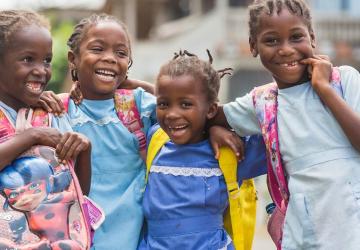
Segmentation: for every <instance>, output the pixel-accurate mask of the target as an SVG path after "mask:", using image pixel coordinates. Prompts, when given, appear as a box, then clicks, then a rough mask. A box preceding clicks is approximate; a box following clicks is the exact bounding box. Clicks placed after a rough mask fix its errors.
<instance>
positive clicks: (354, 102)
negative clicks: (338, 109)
mask: <svg viewBox="0 0 360 250" xmlns="http://www.w3.org/2000/svg"><path fill="white" fill-rule="evenodd" d="M339 70H340V77H341V85H342V89H343V94H344V99H345V101H346V103H347V104H348V105H349V106H350V107H352V108H353V109H354V110H355V111H356V112H358V113H360V74H359V72H358V71H357V70H356V69H354V68H353V67H350V66H341V67H339Z"/></svg>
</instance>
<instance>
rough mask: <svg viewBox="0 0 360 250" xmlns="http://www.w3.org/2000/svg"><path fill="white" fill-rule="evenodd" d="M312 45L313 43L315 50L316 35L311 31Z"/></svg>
mask: <svg viewBox="0 0 360 250" xmlns="http://www.w3.org/2000/svg"><path fill="white" fill-rule="evenodd" d="M310 43H311V47H312V48H313V49H315V47H316V43H315V34H314V31H310Z"/></svg>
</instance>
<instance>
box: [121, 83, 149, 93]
mask: <svg viewBox="0 0 360 250" xmlns="http://www.w3.org/2000/svg"><path fill="white" fill-rule="evenodd" d="M138 87H141V88H143V89H144V90H145V91H146V92H149V93H150V94H154V93H155V86H154V84H151V83H149V82H145V81H140V80H136V79H126V80H125V81H124V82H123V83H121V84H120V86H119V88H121V89H135V88H138Z"/></svg>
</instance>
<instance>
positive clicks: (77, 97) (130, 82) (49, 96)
mask: <svg viewBox="0 0 360 250" xmlns="http://www.w3.org/2000/svg"><path fill="white" fill-rule="evenodd" d="M120 87H121V88H122V89H136V88H138V87H141V88H143V89H144V90H145V91H146V92H149V93H150V94H154V93H155V87H154V85H153V84H151V83H149V82H145V81H141V80H136V79H126V80H125V81H124V82H123V83H121V84H120ZM120 87H119V88H120ZM70 97H71V99H73V100H74V102H75V103H76V104H77V105H79V104H80V103H81V101H82V99H83V98H84V97H83V95H82V93H81V90H80V88H79V85H78V84H77V83H76V82H75V83H74V84H73V85H72V87H71V90H70ZM35 106H37V107H42V108H43V109H45V110H46V111H47V112H49V113H53V114H54V115H56V116H59V115H61V114H62V113H64V112H65V108H64V105H63V103H62V102H61V100H60V98H59V97H58V96H57V95H56V94H55V93H54V92H53V91H44V92H43V93H42V95H41V96H40V100H39V102H38V103H37V104H36V105H35Z"/></svg>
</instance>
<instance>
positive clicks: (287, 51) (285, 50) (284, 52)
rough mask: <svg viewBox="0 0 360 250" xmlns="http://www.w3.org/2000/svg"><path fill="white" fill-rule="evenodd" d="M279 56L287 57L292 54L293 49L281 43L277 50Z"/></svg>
mask: <svg viewBox="0 0 360 250" xmlns="http://www.w3.org/2000/svg"><path fill="white" fill-rule="evenodd" d="M278 53H279V55H281V56H289V55H292V54H293V53H294V48H293V47H292V46H291V44H289V43H288V42H283V43H282V45H281V46H280V48H279V50H278Z"/></svg>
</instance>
